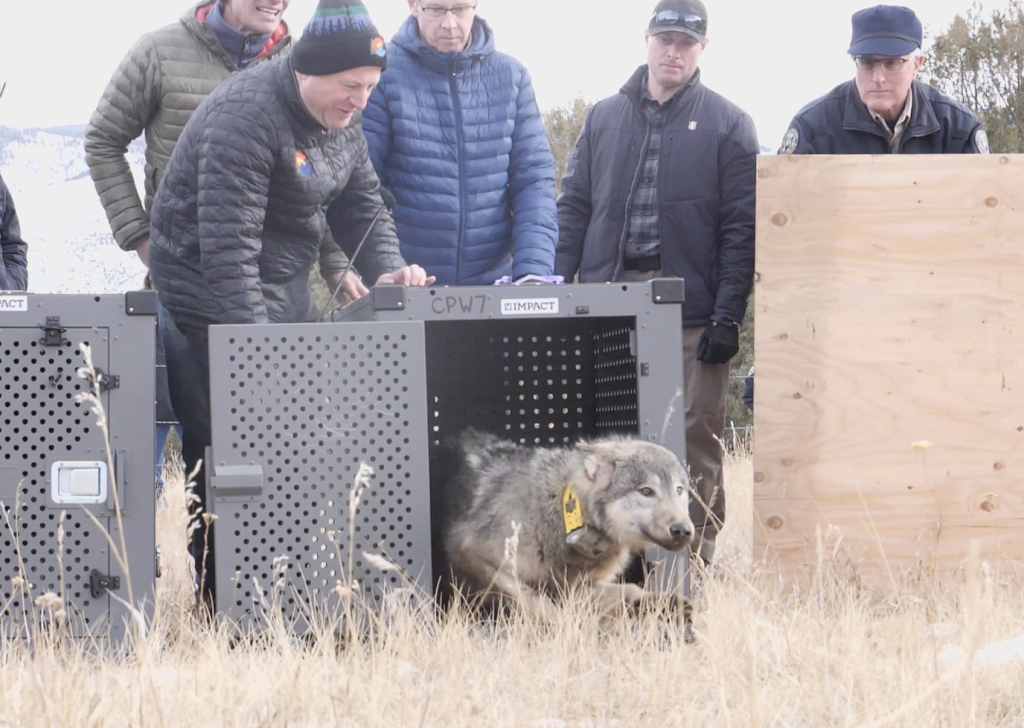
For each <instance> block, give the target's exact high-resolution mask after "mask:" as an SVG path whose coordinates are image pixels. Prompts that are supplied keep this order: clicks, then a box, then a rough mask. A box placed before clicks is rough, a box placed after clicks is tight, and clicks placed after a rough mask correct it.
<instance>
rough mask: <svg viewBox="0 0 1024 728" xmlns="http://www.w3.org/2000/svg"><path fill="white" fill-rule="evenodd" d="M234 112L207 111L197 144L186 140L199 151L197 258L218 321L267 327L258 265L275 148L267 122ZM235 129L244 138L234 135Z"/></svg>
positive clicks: (234, 109)
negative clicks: (215, 305) (217, 306)
mask: <svg viewBox="0 0 1024 728" xmlns="http://www.w3.org/2000/svg"><path fill="white" fill-rule="evenodd" d="M239 108H240V107H239V106H237V105H236V106H229V107H226V108H225V109H211V110H210V113H209V118H208V119H207V120H206V123H203V124H201V125H200V126H199V128H198V131H197V139H196V140H195V141H194V142H193V141H192V140H190V142H191V143H193V144H195V146H196V147H198V148H199V149H202V150H203V154H201V155H199V161H198V179H199V186H198V195H197V221H198V235H199V253H200V257H201V260H202V267H203V277H204V278H205V279H206V283H207V285H208V286H209V288H210V291H211V292H212V293H213V296H214V297H215V298H216V299H217V301H218V302H219V304H220V306H221V309H222V311H223V316H222V317H221V319H220V322H221V323H233V324H249V323H267V322H268V316H267V305H266V301H265V300H264V297H263V288H262V286H261V283H260V265H259V263H260V254H261V252H262V251H263V240H262V236H263V222H264V219H265V217H266V210H267V197H268V191H269V189H270V177H271V173H272V171H273V168H274V153H273V151H272V150H274V149H278V148H279V143H278V141H277V139H276V128H275V125H274V123H273V122H272V121H271V120H270V118H269V117H267V116H265V115H264V116H263V118H260V119H246V120H244V121H241V120H238V119H232V118H230V117H231V114H232V113H234V112H235V111H237V110H238V109H239ZM241 108H244V109H246V110H247V111H248V110H250V109H252V106H246V107H241ZM229 109H231V110H229ZM218 117H219V118H218ZM239 128H245V130H246V133H245V134H240V133H238V129H239ZM179 144H180V142H179Z"/></svg>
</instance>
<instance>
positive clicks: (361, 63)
mask: <svg viewBox="0 0 1024 728" xmlns="http://www.w3.org/2000/svg"><path fill="white" fill-rule="evenodd" d="M386 64H387V51H386V49H385V45H384V41H383V39H382V38H381V37H380V35H379V34H378V33H377V29H376V28H375V27H374V25H373V23H372V21H371V20H370V17H369V15H367V13H366V9H365V8H364V7H363V5H362V4H361V3H359V2H347V1H345V0H321V2H320V4H319V6H318V7H317V9H316V12H315V13H314V15H313V18H312V19H311V20H310V21H309V24H308V25H307V26H306V29H305V32H304V33H303V35H302V38H301V39H300V40H299V41H298V43H296V44H295V49H294V50H293V51H292V54H291V56H289V57H288V58H282V59H280V60H277V61H271V62H268V63H263V64H260V65H259V66H257V67H256V68H253V69H251V70H249V71H246V72H245V73H240V74H238V75H236V76H233V77H232V78H230V79H229V80H228V81H226V82H225V83H224V84H223V85H221V86H220V87H219V88H218V89H217V90H216V91H214V92H213V93H212V94H211V95H210V96H209V97H208V98H207V99H206V101H204V102H203V104H202V105H201V106H200V107H199V108H198V109H197V110H196V112H195V114H193V116H192V118H191V119H190V120H189V122H188V124H187V126H186V127H185V130H184V132H183V133H182V135H181V137H180V139H179V141H178V144H177V146H176V147H175V149H174V153H173V154H172V155H171V159H170V161H169V162H168V164H167V169H166V171H165V173H164V179H163V181H162V182H161V184H160V187H159V189H158V190H157V193H156V198H155V200H154V203H153V214H152V217H151V220H152V223H151V237H150V261H149V262H150V272H151V274H152V277H153V282H154V284H155V287H156V288H157V291H158V292H159V296H160V302H161V303H162V304H163V305H164V307H165V308H166V309H167V311H168V312H169V313H170V315H171V317H172V318H173V319H174V322H175V324H177V326H178V329H180V330H181V332H182V333H183V334H184V335H185V337H186V338H187V339H188V343H189V349H190V351H191V353H192V357H193V359H194V362H195V365H196V367H197V368H198V370H199V371H200V372H201V373H202V375H201V377H200V379H201V382H200V383H199V385H198V386H202V387H204V388H205V392H204V394H205V395H206V398H207V401H209V386H210V381H209V379H210V377H209V372H210V360H209V339H208V334H207V329H208V327H209V326H210V325H211V324H246V323H295V322H309V321H315V320H316V319H317V318H318V316H317V314H318V312H317V310H316V307H315V306H314V304H313V300H312V296H311V295H310V291H309V284H308V278H309V273H310V270H311V268H312V266H313V265H314V264H315V263H316V261H317V258H318V257H319V256H320V254H321V249H322V246H323V245H324V228H325V226H329V227H330V229H331V232H332V234H333V236H334V240H335V241H336V242H337V243H338V245H340V246H341V248H342V249H343V250H344V251H345V252H346V253H347V254H348V256H349V258H350V259H353V258H355V254H356V248H357V246H358V244H359V241H360V239H361V238H362V237H363V235H364V233H367V230H369V233H368V236H367V239H366V241H365V243H364V244H363V248H362V250H361V252H360V253H359V256H358V259H356V260H354V262H355V264H356V265H357V266H358V268H359V270H360V271H361V273H362V274H363V276H364V277H366V279H367V281H370V282H372V281H376V282H377V283H397V284H402V285H408V286H424V285H429V284H430V283H432V282H433V278H431V277H429V276H427V274H426V272H425V271H424V270H423V269H422V268H420V267H419V266H415V265H413V266H408V265H406V264H405V261H404V260H403V259H402V256H401V254H400V253H399V250H398V238H397V236H396V234H395V226H394V222H393V221H392V218H391V215H390V214H389V212H388V211H387V210H386V209H385V206H384V203H383V199H382V197H381V188H380V182H379V181H378V179H377V175H376V174H375V173H374V171H373V167H372V166H371V165H370V161H369V157H368V155H367V149H366V139H365V138H364V137H363V134H362V131H361V130H360V128H359V124H358V123H352V122H353V120H354V119H356V117H357V115H358V114H359V112H360V111H361V110H362V109H363V108H365V106H366V102H367V99H368V98H369V95H370V92H371V91H372V90H373V88H374V86H376V85H377V82H378V80H379V79H380V73H381V70H382V69H383V68H384V67H385V66H386ZM339 280H340V277H339ZM169 374H170V372H169ZM181 424H182V428H183V429H186V430H187V429H188V428H189V427H195V428H196V431H197V432H198V431H201V430H202V431H205V432H206V433H207V439H209V434H208V433H209V432H210V428H209V422H208V421H207V422H198V423H190V422H187V421H184V419H183V421H182V423H181ZM203 428H205V429H203ZM206 444H207V445H208V444H209V442H207V443H206ZM204 449H205V448H204ZM202 456H203V451H199V452H190V453H185V461H186V462H185V470H186V472H191V469H192V467H193V466H194V462H195V460H197V459H199V458H201V457H202ZM190 460H191V461H192V462H190ZM196 484H197V487H196V495H198V496H199V498H200V499H201V503H200V507H202V506H203V505H204V504H205V500H206V493H205V478H204V475H203V473H202V472H200V473H199V475H198V476H197V478H196ZM199 524H200V528H199V529H198V531H197V532H196V534H195V536H194V538H193V541H192V553H193V556H195V557H196V563H197V565H198V566H199V568H198V570H199V571H200V572H203V571H204V569H203V565H202V561H201V556H202V553H203V548H204V542H205V539H206V536H205V534H204V529H203V525H204V524H203V521H202V520H200V521H199ZM210 543H212V539H211V540H210ZM213 563H214V562H213V559H212V558H210V557H209V556H207V558H206V560H205V576H204V578H203V580H202V581H203V583H204V592H205V594H204V595H203V596H204V598H205V600H206V601H208V602H209V603H211V604H212V605H215V604H216V600H215V598H214V596H213V594H212V590H213V587H214V585H215V584H216V578H215V575H214V573H213Z"/></svg>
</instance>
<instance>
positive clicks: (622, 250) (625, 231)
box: [612, 110, 661, 281]
mask: <svg viewBox="0 0 1024 728" xmlns="http://www.w3.org/2000/svg"><path fill="white" fill-rule="evenodd" d="M641 113H643V111H642V110H641ZM644 122H645V124H644V128H645V130H644V143H643V144H641V145H640V156H639V157H638V158H637V164H636V171H635V172H633V182H632V183H631V184H630V187H629V194H628V195H626V210H625V213H624V214H623V216H622V232H621V233H620V234H619V258H618V262H616V263H615V272H614V273H613V274H612V280H613V281H617V280H619V276H621V275H622V269H623V266H624V265H625V261H626V258H625V256H626V240H627V238H628V236H629V214H630V213H629V211H630V209H632V207H633V197H634V196H635V195H636V186H637V183H638V182H639V181H640V170H641V169H643V166H644V157H645V156H646V154H645V151H646V149H647V144H648V142H649V141H650V139H651V121H650V119H648V118H647V115H646V113H644ZM659 154H660V150H659ZM658 174H659V175H660V174H661V160H660V159H659V160H658ZM658 204H659V208H660V205H661V190H660V189H659V190H658ZM658 215H659V217H660V215H661V210H660V209H659V210H658Z"/></svg>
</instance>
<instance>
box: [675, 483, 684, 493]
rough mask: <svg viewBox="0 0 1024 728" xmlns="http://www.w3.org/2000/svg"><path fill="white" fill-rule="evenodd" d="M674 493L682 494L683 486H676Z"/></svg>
mask: <svg viewBox="0 0 1024 728" xmlns="http://www.w3.org/2000/svg"><path fill="white" fill-rule="evenodd" d="M676 493H678V494H679V495H682V494H683V486H681V485H680V486H679V487H678V488H676Z"/></svg>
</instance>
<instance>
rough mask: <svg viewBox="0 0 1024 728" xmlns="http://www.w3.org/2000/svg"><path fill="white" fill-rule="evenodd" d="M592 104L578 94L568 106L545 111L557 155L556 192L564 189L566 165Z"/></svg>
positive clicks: (545, 123) (549, 136)
mask: <svg viewBox="0 0 1024 728" xmlns="http://www.w3.org/2000/svg"><path fill="white" fill-rule="evenodd" d="M592 106H593V104H588V103H587V102H586V101H584V100H583V99H582V98H581V97H579V96H577V97H576V98H575V99H573V100H572V101H571V102H570V103H569V105H568V106H565V107H562V106H558V107H556V108H554V109H551V110H550V111H546V112H544V126H545V127H547V130H548V141H549V142H551V153H552V155H554V157H555V194H557V193H558V192H559V191H560V190H561V189H562V175H564V174H565V165H566V164H568V162H569V155H570V154H572V150H573V149H574V148H575V147H576V140H577V139H579V138H580V132H581V131H583V122H584V120H586V118H587V112H588V111H590V108H591V107H592Z"/></svg>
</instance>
